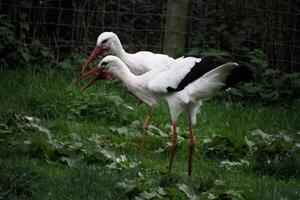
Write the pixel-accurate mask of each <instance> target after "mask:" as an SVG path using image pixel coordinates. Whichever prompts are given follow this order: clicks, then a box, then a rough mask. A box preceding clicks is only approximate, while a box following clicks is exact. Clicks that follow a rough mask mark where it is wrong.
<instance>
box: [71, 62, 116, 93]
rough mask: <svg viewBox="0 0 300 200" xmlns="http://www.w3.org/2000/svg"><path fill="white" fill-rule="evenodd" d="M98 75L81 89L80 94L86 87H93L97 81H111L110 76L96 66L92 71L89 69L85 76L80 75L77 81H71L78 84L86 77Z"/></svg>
mask: <svg viewBox="0 0 300 200" xmlns="http://www.w3.org/2000/svg"><path fill="white" fill-rule="evenodd" d="M96 73H98V74H97V75H96V76H95V77H94V78H93V79H92V80H91V81H89V82H88V83H87V84H86V85H85V86H84V87H83V88H81V90H80V91H81V92H83V91H84V90H86V89H87V88H88V87H90V86H91V85H93V84H94V83H95V82H96V81H97V80H108V79H111V77H112V74H111V73H109V72H104V71H102V70H101V68H99V67H98V66H96V67H94V68H93V69H91V70H90V71H88V72H86V73H85V74H83V75H81V76H80V77H78V78H77V79H75V80H74V81H73V83H78V82H80V81H81V80H83V79H85V78H87V77H88V76H90V75H92V74H96Z"/></svg>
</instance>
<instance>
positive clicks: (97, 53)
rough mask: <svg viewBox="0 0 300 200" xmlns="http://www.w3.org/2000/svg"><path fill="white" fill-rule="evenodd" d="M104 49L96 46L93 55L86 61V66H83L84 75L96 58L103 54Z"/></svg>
mask: <svg viewBox="0 0 300 200" xmlns="http://www.w3.org/2000/svg"><path fill="white" fill-rule="evenodd" d="M102 51H103V49H102V48H101V47H99V46H96V47H95V49H94V50H93V52H92V53H91V55H90V57H89V58H88V60H87V61H86V63H85V65H84V66H82V72H83V73H84V72H85V71H86V69H87V68H88V66H89V65H90V64H91V63H92V62H93V60H94V59H95V58H96V56H98V55H100V54H101V53H102Z"/></svg>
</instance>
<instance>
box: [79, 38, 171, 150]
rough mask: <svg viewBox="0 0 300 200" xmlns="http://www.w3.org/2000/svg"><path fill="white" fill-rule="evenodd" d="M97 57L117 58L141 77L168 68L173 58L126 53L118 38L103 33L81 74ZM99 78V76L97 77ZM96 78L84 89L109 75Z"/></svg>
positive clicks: (146, 132)
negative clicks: (108, 56) (111, 56)
mask: <svg viewBox="0 0 300 200" xmlns="http://www.w3.org/2000/svg"><path fill="white" fill-rule="evenodd" d="M98 55H114V56H117V57H119V58H120V59H121V60H122V61H123V62H124V63H125V64H126V65H127V67H128V68H129V69H130V71H131V72H132V73H133V74H135V75H141V74H144V73H145V72H148V71H150V70H152V69H157V68H168V67H170V66H171V65H172V63H173V62H174V60H175V59H174V58H172V57H169V56H167V55H163V54H155V53H152V52H150V51H139V52H137V53H133V54H131V53H127V52H126V51H125V50H124V49H123V47H122V44H121V42H120V39H119V38H118V36H117V35H116V34H115V33H113V32H103V33H101V34H100V35H99V37H98V39H97V43H96V47H95V48H94V50H93V52H92V53H91V55H90V57H89V58H88V59H87V61H86V63H85V65H84V66H83V67H82V70H83V72H84V71H85V70H86V69H87V68H88V66H89V65H90V64H91V63H92V62H93V60H94V59H95V58H96V57H97V56H98ZM99 76H100V75H99ZM99 76H96V77H95V78H94V79H92V80H91V81H90V82H89V83H88V84H86V86H85V87H84V89H86V88H88V87H89V86H90V85H92V84H93V83H94V82H95V81H97V80H100V79H109V78H110V76H109V74H105V75H101V76H102V77H99ZM104 76H105V77H104ZM153 111H154V110H153V108H151V107H150V109H149V111H148V114H147V117H146V119H145V121H144V137H145V136H147V134H148V129H149V124H150V122H151V119H152V115H153ZM144 137H143V138H142V141H141V145H140V146H141V150H143V149H144Z"/></svg>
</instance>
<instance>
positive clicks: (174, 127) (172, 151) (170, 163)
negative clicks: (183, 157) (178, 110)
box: [168, 122, 178, 172]
mask: <svg viewBox="0 0 300 200" xmlns="http://www.w3.org/2000/svg"><path fill="white" fill-rule="evenodd" d="M172 126H173V141H172V147H171V158H170V160H169V167H168V168H169V172H170V171H171V169H172V165H173V161H174V158H175V153H176V147H177V143H178V136H177V129H176V122H174V123H173V124H172Z"/></svg>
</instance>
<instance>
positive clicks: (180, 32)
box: [163, 0, 190, 56]
mask: <svg viewBox="0 0 300 200" xmlns="http://www.w3.org/2000/svg"><path fill="white" fill-rule="evenodd" d="M189 3H190V0H168V3H167V16H166V23H165V27H164V30H165V32H164V45H163V53H165V54H168V55H170V56H177V55H178V53H180V51H181V50H183V49H184V48H185V41H186V38H185V35H186V29H187V15H188V8H189Z"/></svg>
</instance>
